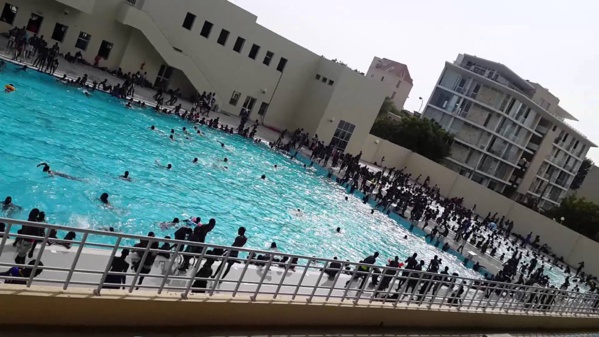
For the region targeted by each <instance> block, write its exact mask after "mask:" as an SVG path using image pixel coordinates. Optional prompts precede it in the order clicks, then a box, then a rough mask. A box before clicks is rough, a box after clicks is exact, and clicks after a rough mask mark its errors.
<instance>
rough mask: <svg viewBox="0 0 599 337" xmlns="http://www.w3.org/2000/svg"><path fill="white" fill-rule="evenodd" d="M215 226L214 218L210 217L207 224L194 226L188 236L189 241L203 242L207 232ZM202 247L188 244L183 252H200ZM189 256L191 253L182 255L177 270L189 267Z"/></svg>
mask: <svg viewBox="0 0 599 337" xmlns="http://www.w3.org/2000/svg"><path fill="white" fill-rule="evenodd" d="M215 226H216V220H214V219H210V220H209V221H208V224H207V225H202V226H196V228H194V229H193V232H192V233H191V236H190V237H189V241H192V242H196V243H204V242H205V241H206V236H207V235H208V233H210V232H211V231H212V230H213V229H214V227H215ZM202 249H203V247H201V246H195V245H194V246H192V245H190V246H187V249H186V250H185V252H187V253H194V254H201V253H202ZM191 256H192V255H189V254H187V255H185V256H183V264H182V265H181V267H180V268H179V270H187V269H188V268H189V260H190V259H191ZM200 262H202V261H197V262H196V263H200Z"/></svg>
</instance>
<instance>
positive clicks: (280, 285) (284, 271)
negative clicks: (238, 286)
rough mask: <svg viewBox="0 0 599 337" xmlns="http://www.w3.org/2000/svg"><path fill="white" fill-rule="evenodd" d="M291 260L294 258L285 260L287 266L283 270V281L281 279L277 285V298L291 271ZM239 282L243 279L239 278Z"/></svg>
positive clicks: (275, 295) (275, 296)
mask: <svg viewBox="0 0 599 337" xmlns="http://www.w3.org/2000/svg"><path fill="white" fill-rule="evenodd" d="M288 257H290V256H288ZM291 261H293V258H291V259H289V260H287V261H285V268H284V270H283V276H282V277H281V281H279V284H278V285H277V290H275V294H274V296H273V298H277V296H278V295H279V291H281V287H282V286H283V282H284V281H285V278H287V272H288V271H289V264H290V263H291ZM279 267H280V266H279ZM239 282H241V280H239Z"/></svg>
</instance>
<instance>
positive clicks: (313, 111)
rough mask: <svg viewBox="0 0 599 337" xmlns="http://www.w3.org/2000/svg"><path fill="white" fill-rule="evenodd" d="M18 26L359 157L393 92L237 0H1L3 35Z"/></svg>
mask: <svg viewBox="0 0 599 337" xmlns="http://www.w3.org/2000/svg"><path fill="white" fill-rule="evenodd" d="M15 27H16V28H24V29H26V31H27V34H28V36H32V35H33V34H37V35H38V36H43V37H44V39H45V41H46V42H47V43H48V44H49V45H50V46H52V45H54V44H55V43H56V44H58V46H59V47H60V52H61V53H64V54H66V53H71V55H74V54H75V53H77V52H80V53H81V54H82V57H83V58H84V59H85V60H86V61H87V62H89V63H94V60H98V62H99V67H102V68H106V69H108V70H115V71H116V70H117V69H121V70H122V71H123V72H124V73H127V72H131V73H133V74H134V73H136V72H137V71H141V72H142V73H145V77H146V79H147V80H148V81H149V82H151V83H152V84H159V85H161V86H167V87H168V88H172V89H175V88H180V89H181V92H182V93H183V95H184V97H189V96H190V95H192V94H194V93H195V92H202V91H206V92H214V93H216V98H217V99H216V101H217V104H218V105H219V106H220V109H221V111H224V112H226V113H229V114H234V115H237V114H239V113H240V111H241V109H242V108H245V109H247V110H249V111H250V112H251V118H252V120H254V119H261V120H262V121H263V123H264V124H265V125H268V126H269V127H272V128H275V129H279V130H283V129H290V130H293V129H296V128H303V129H304V130H305V131H307V132H309V133H310V134H311V135H314V134H318V136H319V139H321V140H323V141H325V142H327V143H329V142H330V143H332V144H334V145H335V146H336V147H337V148H339V149H341V150H344V151H347V152H349V153H354V154H357V153H358V152H360V150H361V149H362V144H363V143H364V141H365V139H366V137H367V136H368V134H369V131H370V129H371V127H372V124H373V123H374V120H375V118H376V116H377V114H378V111H379V109H380V107H381V104H382V103H383V101H384V98H385V97H386V96H389V95H391V93H390V91H389V89H388V88H387V86H385V85H384V84H383V83H377V82H374V81H371V80H370V79H368V78H366V77H365V76H363V75H362V74H360V73H358V72H356V71H354V70H352V69H350V68H348V67H347V66H345V65H342V64H339V63H336V62H333V61H331V60H327V59H326V58H324V57H322V56H320V55H318V54H316V53H313V52H312V51H310V50H308V49H306V48H304V47H302V46H300V45H298V44H296V43H293V42H292V41H290V40H288V39H286V38H284V37H282V36H280V35H279V34H277V33H275V32H273V31H271V30H269V29H267V28H265V27H263V26H261V25H259V24H258V23H257V17H256V16H255V15H254V14H252V13H250V12H248V11H246V10H244V9H242V8H240V7H238V6H236V5H235V4H233V3H231V2H229V1H214V0H6V1H0V31H3V32H7V31H9V30H10V29H13V28H15ZM90 80H97V81H98V82H99V81H102V80H103V78H93V79H92V78H90Z"/></svg>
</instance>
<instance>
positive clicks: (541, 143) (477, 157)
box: [423, 54, 596, 208]
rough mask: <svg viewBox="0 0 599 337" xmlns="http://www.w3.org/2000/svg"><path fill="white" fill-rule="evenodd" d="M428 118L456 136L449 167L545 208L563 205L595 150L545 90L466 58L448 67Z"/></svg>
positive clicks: (499, 67)
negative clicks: (579, 169) (569, 122)
mask: <svg viewBox="0 0 599 337" xmlns="http://www.w3.org/2000/svg"><path fill="white" fill-rule="evenodd" d="M423 116H424V117H426V118H430V119H434V120H436V121H437V122H439V124H441V126H443V128H445V129H446V130H449V131H450V132H451V133H453V134H454V135H455V142H454V143H453V145H452V148H451V155H450V157H449V158H447V159H446V162H445V165H446V166H447V167H449V168H451V169H453V170H455V171H457V172H459V173H460V174H462V175H464V176H467V177H469V178H470V179H472V180H474V181H476V182H478V183H480V184H482V185H484V186H486V187H488V188H490V189H492V190H494V191H496V192H498V193H502V194H504V195H506V196H508V197H511V198H515V199H519V200H524V199H535V200H536V201H535V203H536V204H537V205H538V206H539V207H541V208H549V207H552V206H553V205H558V204H559V202H560V201H561V200H562V198H563V197H564V196H565V195H566V192H567V191H568V189H569V187H570V184H571V183H572V180H573V179H574V176H575V175H576V172H577V171H578V168H579V167H580V165H581V163H582V160H583V159H584V158H585V156H586V154H587V152H588V150H589V148H591V147H595V146H596V145H595V144H594V143H593V142H591V141H590V140H589V139H588V138H586V137H585V136H584V135H582V134H581V133H579V132H578V131H576V130H575V129H574V128H573V127H571V126H570V125H568V124H567V123H566V122H565V120H566V119H570V120H576V119H575V117H574V116H572V115H571V114H570V113H568V112H567V111H566V110H564V109H563V108H562V107H560V106H559V99H558V98H557V97H555V96H554V95H552V94H551V93H550V92H549V91H548V90H547V89H545V88H543V87H542V86H541V85H539V84H537V83H533V82H529V81H527V80H523V79H522V78H521V77H520V76H518V75H517V74H516V73H514V72H513V71H512V70H510V69H509V68H508V67H506V66H504V65H503V64H500V63H496V62H493V61H489V60H485V59H482V58H479V57H475V56H471V55H466V54H460V55H459V56H458V58H457V59H456V61H455V62H453V63H449V62H446V63H445V67H444V69H443V72H442V73H441V76H440V78H439V81H438V82H437V84H436V86H435V88H434V90H433V92H432V94H431V96H430V99H429V101H428V104H427V106H426V109H425V111H424V113H423Z"/></svg>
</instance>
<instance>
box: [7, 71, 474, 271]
mask: <svg viewBox="0 0 599 337" xmlns="http://www.w3.org/2000/svg"><path fill="white" fill-rule="evenodd" d="M14 69H15V68H14V67H13V66H10V67H9V68H8V69H7V70H6V71H4V72H3V73H2V74H0V78H1V79H2V81H3V82H2V85H4V84H5V83H12V84H14V86H15V87H16V88H17V90H16V92H14V93H11V94H4V93H2V94H0V100H1V101H2V102H1V103H2V104H1V105H0V125H1V127H0V144H2V146H0V158H1V161H2V165H0V194H1V195H0V197H2V199H3V198H4V196H5V195H11V196H12V197H13V201H14V203H15V204H17V205H20V206H22V207H23V208H24V209H25V210H24V211H23V212H22V213H20V214H17V215H16V216H15V217H17V218H22V219H25V218H26V217H27V213H28V210H29V209H31V208H33V207H37V208H39V209H40V210H42V211H45V212H46V214H47V220H48V222H50V223H56V224H64V225H68V226H73V227H80V228H102V227H107V226H113V227H115V228H116V229H117V230H119V231H122V232H126V233H134V234H141V235H145V234H147V233H148V232H149V231H154V232H155V233H156V234H157V236H159V237H160V236H165V235H169V234H172V231H163V230H161V229H160V227H159V226H158V223H159V222H162V221H170V220H172V219H173V218H174V217H179V218H186V217H189V216H201V217H202V219H203V222H207V221H208V219H209V218H215V219H216V220H217V226H216V228H215V230H214V231H213V232H212V233H211V234H210V235H209V236H208V240H207V242H210V243H215V244H224V245H229V244H231V243H232V242H233V239H234V237H235V235H236V231H237V228H238V227H239V226H245V227H246V228H247V236H248V239H249V240H248V244H247V247H250V248H257V249H264V248H267V247H268V246H269V244H270V242H272V241H276V242H277V244H278V246H279V249H280V250H281V251H283V252H290V253H298V254H305V255H309V256H320V257H332V256H338V257H339V258H340V259H346V260H352V261H359V260H361V259H363V258H364V257H365V256H367V255H370V254H372V252H374V251H379V252H380V253H381V257H382V258H383V259H384V260H383V259H381V261H380V262H381V263H382V262H384V261H386V259H387V258H390V257H393V256H395V255H398V256H400V258H402V259H405V258H406V257H407V256H408V255H411V254H412V253H413V252H418V255H419V257H420V258H422V259H424V260H425V261H426V262H427V263H428V261H429V260H430V259H431V258H432V257H433V255H435V254H436V255H440V256H441V257H442V258H443V262H444V264H447V263H449V264H451V265H452V267H451V270H452V271H457V272H458V273H460V275H464V276H472V277H479V276H480V275H477V274H476V273H474V272H473V271H471V270H467V269H466V268H464V267H463V266H461V263H460V262H459V261H458V260H457V258H456V257H454V256H452V255H450V254H445V253H442V252H441V251H440V250H438V249H435V248H433V247H431V246H430V245H428V244H426V243H424V241H423V240H422V239H421V238H417V237H416V236H414V235H412V234H411V233H409V232H408V231H407V230H406V229H405V228H403V227H402V226H401V225H399V224H398V223H397V222H396V221H394V220H392V219H390V218H388V217H387V216H385V215H383V214H381V213H379V212H376V213H375V214H374V215H371V214H370V209H371V207H370V206H368V205H364V204H363V203H362V202H361V200H359V199H358V198H355V197H352V196H350V197H349V200H348V201H346V200H345V197H346V196H348V195H347V194H346V193H345V191H344V189H343V188H342V187H340V186H338V185H337V184H335V183H333V182H331V181H328V180H327V179H325V178H323V177H322V176H320V175H318V174H317V172H315V169H305V168H303V166H302V165H301V164H299V163H297V162H292V161H290V160H289V159H288V158H287V157H284V156H281V155H279V154H276V153H274V152H272V151H270V150H269V149H267V148H266V147H263V146H257V145H255V144H253V143H252V142H251V141H249V140H247V139H244V138H242V137H239V136H237V135H228V134H225V133H222V132H219V131H215V130H210V129H207V128H206V127H203V126H202V127H201V130H202V131H203V132H204V133H205V134H206V137H198V136H193V137H192V138H191V139H190V140H186V139H184V137H182V131H181V130H182V127H183V126H186V127H187V128H188V129H191V130H193V127H192V126H191V125H190V124H188V123H185V122H183V121H180V120H179V119H176V118H174V117H170V116H164V115H159V114H157V113H155V112H154V111H153V110H150V109H147V110H141V109H132V110H130V109H126V108H125V107H124V105H123V104H122V103H121V102H120V101H118V100H117V99H114V98H111V97H109V96H108V95H104V94H101V93H95V94H94V96H93V97H92V98H87V97H86V96H85V95H84V94H83V93H82V92H81V91H80V90H78V89H75V88H73V87H65V86H64V85H62V84H61V83H60V82H58V81H56V80H55V79H53V78H51V77H49V76H46V75H43V74H40V73H37V72H34V71H31V70H30V71H28V72H27V73H22V72H20V73H16V72H15V71H14ZM151 125H155V126H156V127H157V128H158V129H160V130H163V131H164V132H165V134H161V133H158V132H153V131H150V130H149V127H150V126H151ZM170 129H175V130H176V135H175V139H176V141H175V142H171V141H170V140H169V139H168V136H167V134H168V133H169V132H170ZM217 141H221V142H224V143H225V144H227V146H226V148H225V149H223V148H221V146H220V144H219V143H218V142H217ZM194 157H198V158H199V163H198V164H197V165H194V164H192V160H193V158H194ZM224 157H227V158H228V159H229V162H228V164H227V166H228V167H229V169H228V170H225V169H223V168H222V167H223V166H224V165H225V164H224V163H223V162H222V161H221V160H222V159H223V158H224ZM156 160H159V161H160V162H161V163H163V164H166V163H172V164H173V169H172V170H170V171H167V170H165V169H163V168H161V167H159V166H158V165H156V164H155V161H156ZM40 162H48V163H49V164H50V165H51V167H52V169H53V170H55V171H60V172H63V173H66V174H69V175H72V176H75V177H79V178H82V179H84V181H83V182H79V181H72V180H67V179H63V178H59V177H48V176H47V175H46V174H45V173H43V172H42V170H41V168H36V165H37V164H38V163H40ZM275 164H276V165H277V166H278V168H277V169H275V168H274V165H275ZM125 170H128V171H129V172H130V174H131V177H132V179H133V181H132V182H126V181H123V180H121V179H118V176H119V175H120V174H122V173H123V172H124V171H125ZM262 174H266V176H267V177H268V179H267V180H261V179H260V176H261V175H262ZM103 192H107V193H109V194H110V201H111V203H112V204H113V205H114V207H115V208H114V209H106V208H104V207H102V206H101V205H100V202H99V201H98V198H99V196H100V194H102V193H103ZM297 209H301V211H302V212H301V214H297V211H296V210H297ZM404 221H405V220H404ZM336 227H341V228H342V232H343V233H342V234H337V233H335V228H336ZM404 235H407V236H408V239H404V238H403V237H404ZM100 240H101V239H100Z"/></svg>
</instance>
